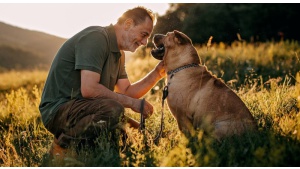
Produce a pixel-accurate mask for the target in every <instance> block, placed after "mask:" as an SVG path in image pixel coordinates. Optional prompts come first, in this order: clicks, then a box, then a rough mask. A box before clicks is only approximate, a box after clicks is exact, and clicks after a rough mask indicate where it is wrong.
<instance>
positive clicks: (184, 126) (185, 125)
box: [177, 116, 196, 138]
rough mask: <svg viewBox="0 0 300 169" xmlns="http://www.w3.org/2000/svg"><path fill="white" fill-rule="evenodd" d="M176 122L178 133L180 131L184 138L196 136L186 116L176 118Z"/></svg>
mask: <svg viewBox="0 0 300 169" xmlns="http://www.w3.org/2000/svg"><path fill="white" fill-rule="evenodd" d="M177 121H178V127H179V129H180V131H182V132H183V133H184V135H185V136H186V137H188V138H190V137H194V136H195V135H196V131H195V129H194V126H193V124H192V122H191V120H190V119H189V118H187V117H186V116H182V117H180V118H178V120H177Z"/></svg>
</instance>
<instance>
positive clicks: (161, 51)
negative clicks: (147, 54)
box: [151, 34, 165, 60]
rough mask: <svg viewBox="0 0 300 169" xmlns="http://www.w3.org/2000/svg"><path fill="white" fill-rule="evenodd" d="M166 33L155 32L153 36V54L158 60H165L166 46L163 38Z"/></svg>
mask: <svg viewBox="0 0 300 169" xmlns="http://www.w3.org/2000/svg"><path fill="white" fill-rule="evenodd" d="M164 37H165V35H162V34H155V35H154V37H153V40H152V42H153V44H154V47H155V48H154V49H152V50H151V55H152V56H153V57H154V58H155V59H158V60H163V58H164V55H165V46H164V44H163V42H162V41H163V38H164Z"/></svg>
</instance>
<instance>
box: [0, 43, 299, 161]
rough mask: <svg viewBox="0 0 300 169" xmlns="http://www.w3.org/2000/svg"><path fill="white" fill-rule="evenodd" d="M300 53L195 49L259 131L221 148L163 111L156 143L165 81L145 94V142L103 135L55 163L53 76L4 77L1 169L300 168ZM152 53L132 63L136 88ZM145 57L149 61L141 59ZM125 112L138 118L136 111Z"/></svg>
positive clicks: (134, 136)
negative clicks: (48, 110)
mask: <svg viewBox="0 0 300 169" xmlns="http://www.w3.org/2000/svg"><path fill="white" fill-rule="evenodd" d="M299 49H300V48H299V45H298V43H296V42H289V41H285V42H279V43H274V42H269V43H261V44H248V43H244V42H237V43H235V44H232V45H231V46H226V45H225V44H222V43H220V44H214V45H212V46H211V48H210V49H208V50H207V48H206V46H203V47H202V46H197V50H198V53H199V55H200V57H201V59H202V62H203V64H205V65H206V66H207V67H208V68H209V70H211V71H212V72H213V73H215V74H216V75H217V76H218V77H222V79H224V81H225V82H227V84H228V85H229V86H230V87H231V88H232V89H233V90H234V91H235V92H236V93H237V94H238V95H239V96H240V97H241V99H242V100H243V101H244V102H245V104H246V106H247V107H248V108H249V109H250V111H251V113H252V115H253V116H254V118H255V120H256V121H257V124H258V128H259V130H258V131H257V132H253V133H245V134H244V135H243V136H241V137H236V136H234V137H230V138H226V139H224V140H223V141H222V142H218V141H216V140H214V139H212V138H210V137H209V136H207V135H206V134H205V133H203V132H202V131H199V132H198V134H197V136H196V137H195V138H192V139H187V138H185V137H184V136H183V135H182V134H181V133H180V132H179V130H178V127H177V122H176V120H175V119H174V118H173V116H172V115H171V113H170V112H169V110H168V109H167V108H165V110H164V112H165V118H164V122H165V126H164V130H163V134H162V138H161V139H160V142H159V143H158V144H157V145H156V144H154V143H153V140H152V139H153V137H154V136H155V135H156V134H157V132H158V130H159V127H160V112H161V111H162V107H161V94H162V92H161V89H162V87H163V86H164V81H163V80H162V81H160V82H159V83H158V84H157V86H156V87H154V88H153V89H152V90H151V91H149V92H148V93H147V95H145V96H144V97H145V98H146V100H148V101H149V102H150V103H152V104H153V106H154V111H155V113H154V114H153V115H152V116H151V117H150V118H149V119H147V120H146V127H147V132H146V135H145V136H144V135H142V134H140V133H139V131H138V130H133V129H128V136H127V139H125V140H124V139H121V138H118V137H116V136H118V135H116V136H114V135H108V136H107V135H101V136H99V137H98V138H97V140H96V141H95V145H96V146H95V148H93V149H91V148H89V147H83V148H82V149H81V150H79V152H78V155H77V157H75V156H74V155H73V154H70V158H67V159H66V160H65V161H61V162H58V161H51V160H50V159H49V155H48V154H47V152H48V150H49V147H50V145H51V143H52V140H53V135H52V134H51V133H49V132H48V131H47V130H46V129H45V127H44V126H43V124H42V122H41V119H40V114H39V111H38V105H39V102H40V96H41V91H42V87H43V83H44V81H45V78H46V74H47V72H40V71H37V70H36V71H25V72H17V71H11V72H6V73H2V74H0V79H5V80H2V81H1V82H0V91H1V92H0V166H2V167H9V166H15V167H16V166H19V167H24V166H26V167H32V166H115V167H118V166H139V167H142V166H148V167H156V166H176V167H179V166H183V167H187V166H208V167H217V166H223V167H227V166H240V167H245V166H247V167H267V166H270V167H281V166H292V167H295V166H299V161H300V156H299V154H300V115H299V112H300V111H299V107H300V72H299V71H300V70H299V68H300V66H299V65H300V62H299V59H298V60H297V58H298V55H297V53H299ZM149 50H150V49H146V48H144V49H143V48H141V49H140V50H139V51H138V52H137V53H135V54H134V55H133V56H131V57H132V59H131V60H129V61H128V63H127V64H128V66H127V67H126V68H127V72H128V74H129V75H130V76H129V78H130V80H131V81H132V82H135V81H137V80H138V79H140V78H141V77H143V76H144V75H146V74H147V73H148V72H149V71H150V70H151V69H152V68H153V67H154V66H155V65H156V64H157V61H156V60H155V59H153V58H152V57H151V56H150V55H149ZM144 53H146V56H145V57H144V58H142V57H140V56H141V55H142V54H144ZM279 56H280V57H279ZM280 58H282V59H280ZM249 67H250V68H249ZM137 69H138V71H137ZM284 70H285V72H284ZM274 71H275V73H274ZM297 72H299V73H298V74H297ZM23 77H26V78H23ZM278 77H280V78H281V79H282V80H281V81H279V80H278V79H279V78H278ZM126 114H127V115H129V116H131V117H133V118H135V119H137V120H138V119H139V115H138V114H136V113H133V112H132V111H131V110H126Z"/></svg>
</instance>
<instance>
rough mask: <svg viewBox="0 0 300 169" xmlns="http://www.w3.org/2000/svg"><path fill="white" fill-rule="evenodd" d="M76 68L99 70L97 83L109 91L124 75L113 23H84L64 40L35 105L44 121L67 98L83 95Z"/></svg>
mask: <svg viewBox="0 0 300 169" xmlns="http://www.w3.org/2000/svg"><path fill="white" fill-rule="evenodd" d="M80 70H90V71H93V72H97V73H99V75H101V80H100V84H102V85H104V86H105V87H107V88H108V89H110V90H112V91H113V90H114V86H115V84H116V83H117V81H118V79H122V78H127V73H126V71H125V56H124V52H123V51H120V50H119V48H118V45H117V38H116V33H115V30H114V27H113V25H109V26H107V27H100V26H91V27H88V28H86V29H84V30H82V31H81V32H79V33H77V34H76V35H74V36H73V37H71V38H70V39H69V40H67V41H66V42H65V43H64V44H63V45H62V47H61V48H60V49H59V51H58V52H57V54H56V56H55V58H54V60H53V62H52V65H51V68H50V71H49V74H48V77H47V80H46V83H45V86H44V90H43V93H42V98H41V103H40V105H39V109H40V112H41V115H42V120H43V123H44V124H45V125H46V124H48V122H49V120H51V119H52V118H54V116H55V114H56V112H57V111H58V109H59V106H60V105H62V104H63V103H65V102H68V101H70V100H71V99H75V98H83V97H82V94H81V91H80V86H81V80H80Z"/></svg>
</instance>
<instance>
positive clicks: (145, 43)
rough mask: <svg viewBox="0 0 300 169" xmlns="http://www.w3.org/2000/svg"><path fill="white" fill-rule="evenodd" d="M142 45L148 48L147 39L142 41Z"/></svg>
mask: <svg viewBox="0 0 300 169" xmlns="http://www.w3.org/2000/svg"><path fill="white" fill-rule="evenodd" d="M141 43H142V45H144V46H146V45H147V43H148V39H147V38H144V39H143V40H142V41H141Z"/></svg>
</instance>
